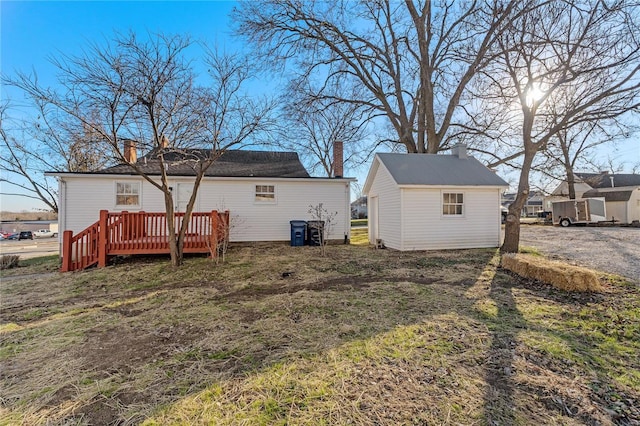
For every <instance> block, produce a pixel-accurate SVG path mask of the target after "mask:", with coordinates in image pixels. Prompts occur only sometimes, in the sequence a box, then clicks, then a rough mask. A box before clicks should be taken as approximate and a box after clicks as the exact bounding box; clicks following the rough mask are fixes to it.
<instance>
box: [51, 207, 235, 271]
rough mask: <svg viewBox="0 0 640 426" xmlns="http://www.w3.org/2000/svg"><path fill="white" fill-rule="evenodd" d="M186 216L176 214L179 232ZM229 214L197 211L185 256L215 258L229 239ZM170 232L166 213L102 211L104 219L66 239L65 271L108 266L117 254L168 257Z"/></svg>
mask: <svg viewBox="0 0 640 426" xmlns="http://www.w3.org/2000/svg"><path fill="white" fill-rule="evenodd" d="M183 220H184V213H176V214H175V215H174V224H175V229H176V230H179V229H180V226H181V225H182V221H183ZM228 230H229V212H228V211H225V212H218V211H216V210H213V211H211V212H194V213H192V214H191V220H190V221H189V226H188V228H187V234H186V235H185V240H184V250H183V251H184V253H210V254H211V255H212V256H215V255H216V253H217V247H218V244H220V243H221V242H223V241H225V240H226V239H228V237H229V235H228ZM168 253H170V249H169V233H168V226H167V220H166V214H165V213H163V212H160V213H156V212H154V213H149V212H117V213H114V212H109V211H107V210H101V211H100V220H98V221H97V222H96V223H94V224H92V225H91V226H89V227H87V228H86V229H85V230H83V231H82V232H79V233H78V234H76V235H73V232H72V231H64V233H63V237H62V268H61V271H62V272H68V271H75V270H78V269H84V268H88V267H89V266H92V265H95V264H97V265H98V267H104V266H106V265H107V262H108V260H109V258H110V257H112V256H116V255H136V254H168Z"/></svg>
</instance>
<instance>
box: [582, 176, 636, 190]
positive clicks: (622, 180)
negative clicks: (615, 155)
mask: <svg viewBox="0 0 640 426" xmlns="http://www.w3.org/2000/svg"><path fill="white" fill-rule="evenodd" d="M575 175H576V176H577V177H578V178H580V179H581V180H582V181H583V182H584V183H586V184H587V185H589V186H590V187H592V188H611V187H612V185H611V178H613V186H614V187H618V186H640V175H636V174H631V173H629V174H624V173H615V174H609V173H576V174H575Z"/></svg>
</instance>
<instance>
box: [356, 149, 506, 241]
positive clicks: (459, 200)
mask: <svg viewBox="0 0 640 426" xmlns="http://www.w3.org/2000/svg"><path fill="white" fill-rule="evenodd" d="M508 186H509V185H508V184H507V182H505V181H504V180H503V179H502V178H500V177H499V176H498V175H496V174H495V173H494V172H493V171H491V170H489V169H488V168H487V167H485V166H484V165H483V164H482V163H480V162H479V161H478V160H476V159H475V158H473V157H470V156H468V155H467V150H466V147H465V146H464V145H457V146H456V147H454V148H453V149H452V155H440V154H438V155H436V154H397V153H378V154H376V155H375V157H374V159H373V163H372V165H371V168H370V170H369V174H368V175H367V179H366V181H365V184H364V189H363V192H364V193H365V194H366V195H367V197H368V216H369V241H370V243H372V244H384V246H385V247H389V248H392V249H396V250H440V249H466V248H479V247H498V246H499V245H500V194H501V192H503V191H504V190H506V189H507V188H508Z"/></svg>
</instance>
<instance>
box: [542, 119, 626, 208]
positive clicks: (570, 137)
mask: <svg viewBox="0 0 640 426" xmlns="http://www.w3.org/2000/svg"><path fill="white" fill-rule="evenodd" d="M615 124H616V123H612V125H609V126H603V125H602V124H601V123H598V122H597V121H594V122H584V123H580V124H578V125H576V126H574V127H572V128H569V129H562V130H560V131H558V133H557V134H556V135H555V137H554V138H553V139H552V140H551V141H550V143H549V144H547V146H546V149H545V150H544V151H543V154H544V161H543V162H544V166H543V167H539V168H538V172H539V173H543V174H549V175H551V176H553V177H556V178H558V177H560V176H563V177H564V178H565V180H566V182H567V185H568V195H569V199H572V200H573V199H575V198H576V188H575V183H576V178H575V170H576V167H578V166H580V165H583V166H586V165H588V164H589V163H593V161H592V159H591V158H590V154H592V153H593V150H594V149H595V148H596V147H598V146H601V145H603V144H607V143H612V142H615V140H616V138H617V137H619V136H620V135H618V134H616V130H617V129H619V128H618V126H616V125H615ZM623 134H624V132H623Z"/></svg>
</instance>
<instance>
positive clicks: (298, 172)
mask: <svg viewBox="0 0 640 426" xmlns="http://www.w3.org/2000/svg"><path fill="white" fill-rule="evenodd" d="M209 153H210V151H209V150H189V151H187V152H167V153H165V162H166V163H168V164H169V166H168V169H167V173H168V174H169V175H170V176H195V174H196V172H195V170H194V165H195V164H197V163H196V161H194V160H196V159H198V158H205V157H206V156H207V155H208V154H209ZM189 159H191V161H189ZM136 165H137V166H138V167H140V169H142V171H143V172H144V173H146V174H149V175H159V174H160V161H159V160H158V159H157V151H155V152H150V153H149V154H147V155H145V156H144V157H141V158H139V159H138V161H137V162H136ZM95 174H136V173H135V171H134V170H133V167H131V165H129V164H118V165H116V166H113V167H109V168H107V169H104V170H100V171H97V172H95ZM205 176H218V177H279V178H306V177H309V173H307V170H306V169H305V168H304V166H303V165H302V163H301V162H300V159H299V158H298V154H297V153H295V152H269V151H243V150H228V151H225V153H224V154H222V156H221V157H220V158H218V159H217V160H215V162H214V163H213V164H212V165H211V167H209V169H207V171H206V173H205Z"/></svg>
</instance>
